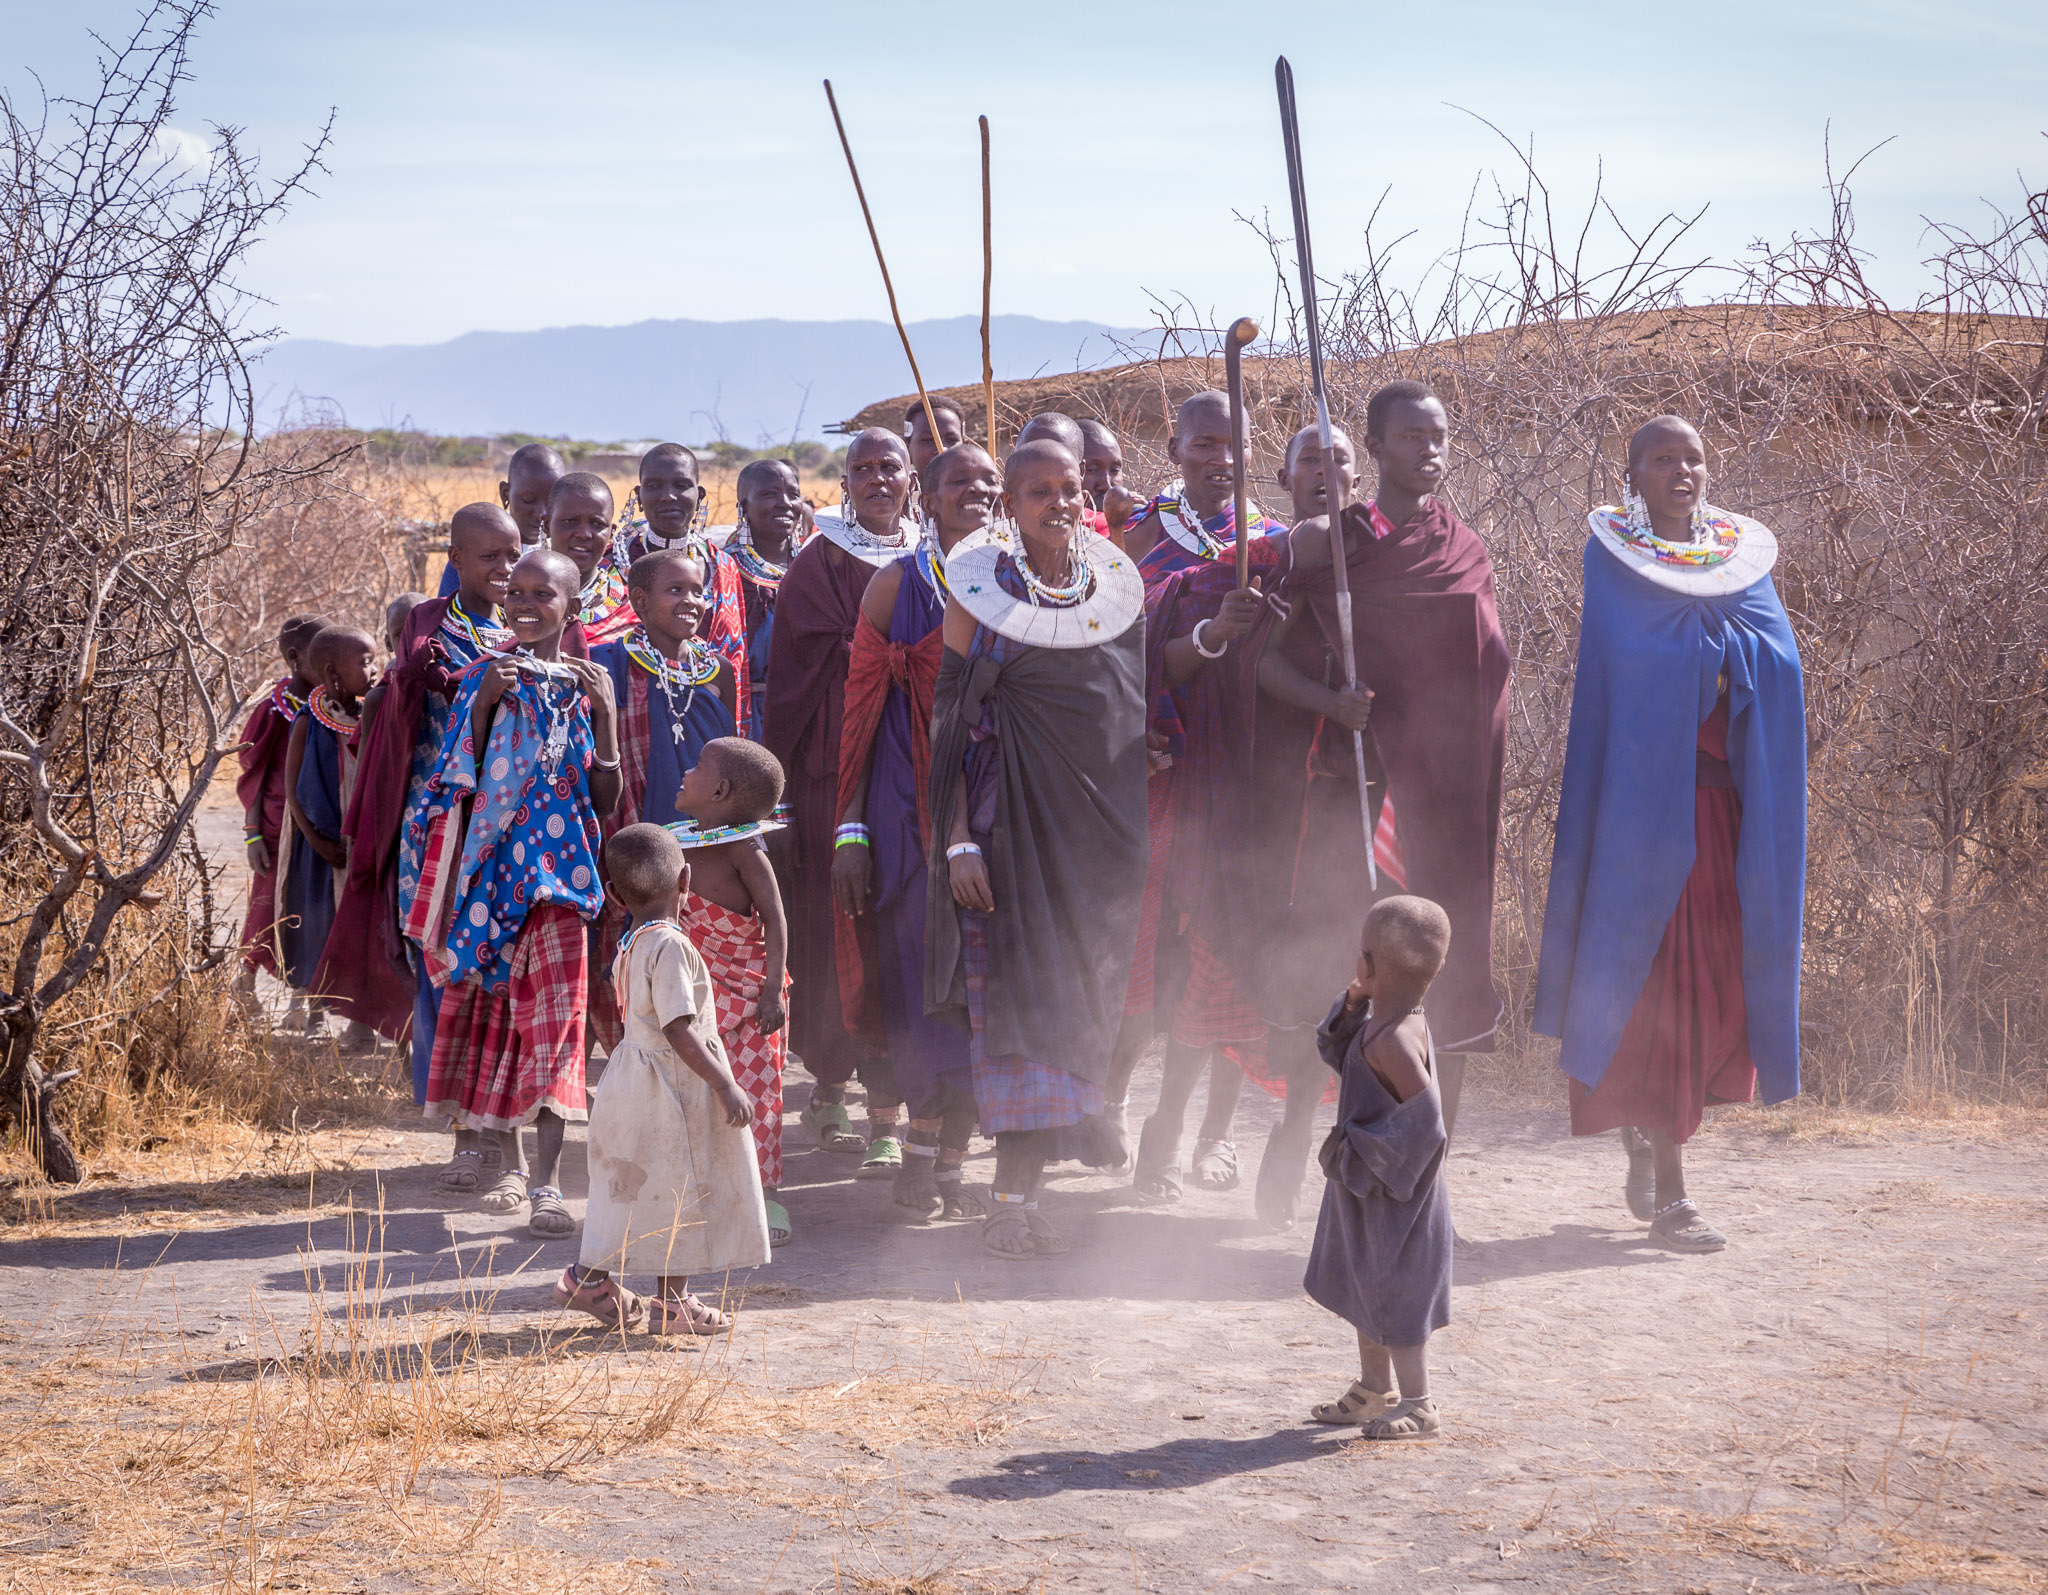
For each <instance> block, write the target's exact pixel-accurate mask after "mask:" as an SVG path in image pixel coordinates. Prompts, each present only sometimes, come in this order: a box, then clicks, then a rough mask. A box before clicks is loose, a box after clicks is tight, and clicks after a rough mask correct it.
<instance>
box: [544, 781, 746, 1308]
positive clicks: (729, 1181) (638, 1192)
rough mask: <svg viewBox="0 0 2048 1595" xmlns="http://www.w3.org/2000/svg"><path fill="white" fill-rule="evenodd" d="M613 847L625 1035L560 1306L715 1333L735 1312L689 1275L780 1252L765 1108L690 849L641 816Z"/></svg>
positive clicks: (609, 1082) (593, 1126)
mask: <svg viewBox="0 0 2048 1595" xmlns="http://www.w3.org/2000/svg"><path fill="white" fill-rule="evenodd" d="M749 745H751V744H749ZM604 858H605V867H606V868H607V870H608V871H609V872H610V874H611V886H612V892H613V894H614V895H615V896H616V897H618V898H619V899H620V901H622V902H623V903H624V904H625V905H626V908H627V911H628V912H629V913H630V914H631V915H632V929H631V930H629V931H628V932H627V934H626V940H625V942H624V944H623V945H622V946H621V947H620V948H619V952H618V958H617V960H616V962H615V963H614V964H613V966H612V969H611V971H610V977H611V979H612V980H613V981H614V982H615V983H616V985H617V988H618V1002H619V1007H620V1008H621V1009H622V1010H623V1011H624V1013H625V1015H626V1035H625V1040H624V1041H623V1042H622V1043H621V1044H620V1046H619V1047H618V1049H617V1050H616V1051H614V1052H613V1053H612V1055H611V1061H610V1062H609V1063H608V1064H607V1065H606V1066H605V1072H604V1084H603V1086H602V1087H601V1088H600V1089H599V1090H598V1092H597V1096H596V1100H595V1101H594V1102H593V1103H592V1104H591V1109H590V1205H589V1208H588V1210H587V1214H586V1217H585V1221H584V1226H583V1246H582V1254H581V1257H580V1259H579V1261H578V1262H577V1264H576V1265H575V1266H574V1267H571V1268H569V1269H567V1270H566V1271H565V1272H564V1273H563V1275H562V1277H561V1278H560V1279H559V1280H558V1281H556V1283H555V1291H554V1296H555V1303H556V1305H557V1306H560V1307H568V1308H574V1309H575V1310H577V1311H579V1312H586V1313H589V1314H590V1315H591V1316H592V1317H594V1318H596V1319H597V1320H599V1322H601V1323H604V1324H606V1325H608V1326H611V1327H619V1326H622V1325H623V1326H627V1327H638V1326H639V1325H640V1324H641V1323H642V1322H646V1321H647V1320H648V1319H649V1318H650V1317H651V1318H652V1320H653V1321H652V1323H650V1324H649V1328H650V1329H651V1330H652V1331H653V1332H654V1333H655V1334H657V1335H673V1334H685V1335H715V1334H717V1333H718V1332H719V1331H721V1330H725V1329H730V1328H731V1327H732V1315H731V1314H730V1313H725V1312H721V1311H719V1310H718V1309H717V1308H715V1307H713V1306H711V1305H709V1304H708V1303H706V1302H703V1301H700V1300H699V1299H698V1298H697V1297H695V1296H693V1295H691V1294H690V1282H689V1276H690V1275H691V1274H702V1273H723V1272H725V1271H726V1270H728V1269H734V1268H752V1267H755V1266H757V1265H758V1264H761V1263H765V1262H767V1261H768V1225H767V1219H766V1210H765V1207H764V1205H763V1202H762V1197H761V1182H760V1178H759V1175H758V1172H757V1170H756V1168H755V1161H754V1155H753V1147H752V1144H751V1143H750V1142H749V1141H748V1138H747V1123H748V1121H749V1120H750V1119H752V1118H753V1117H754V1107H753V1104H752V1102H751V1101H750V1100H749V1099H748V1096H747V1093H746V1091H745V1090H744V1089H743V1088H742V1087H741V1086H740V1085H739V1083H738V1082H737V1081H735V1080H734V1079H733V1075H732V1070H731V1068H730V1067H729V1066H728V1064H727V1062H726V1057H725V1049H724V1047H723V1046H722V1045H721V1044H720V1042H719V1039H718V1023H717V1019H716V1017H715V1014H714V1009H715V1007H716V1006H717V1005H718V1003H719V998H718V997H717V995H716V993H715V992H714V991H713V989H712V984H711V975H710V972H709V971H708V970H707V969H706V968H705V967H704V960H703V959H702V958H701V957H699V956H698V953H697V949H696V948H695V947H693V946H691V945H690V938H689V937H687V936H685V935H684V934H683V930H682V926H681V924H680V923H679V920H680V918H681V913H682V903H683V900H685V899H686V898H687V897H688V894H689V890H690V866H689V865H688V864H687V863H686V862H684V857H683V850H682V848H681V847H680V846H678V845H677V842H676V839H675V838H674V837H673V836H671V835H670V834H669V833H668V832H667V831H666V830H664V829H663V828H662V827H660V826H658V825H629V826H627V827H626V828H625V829H623V830H622V831H620V832H619V833H618V834H617V835H616V836H614V837H613V838H612V839H611V840H610V841H609V842H608V843H606V844H605V850H604ZM629 1269H631V1270H643V1269H644V1270H648V1271H651V1272H653V1273H654V1274H656V1275H657V1278H656V1280H655V1295H654V1299H653V1301H652V1302H647V1301H643V1300H642V1299H641V1298H639V1297H637V1296H635V1295H633V1293H632V1292H630V1291H628V1290H626V1289H625V1288H624V1287H623V1286H621V1285H620V1284H619V1283H618V1281H617V1280H615V1279H613V1278H612V1273H613V1271H614V1270H616V1271H619V1272H624V1271H626V1270H629Z"/></svg>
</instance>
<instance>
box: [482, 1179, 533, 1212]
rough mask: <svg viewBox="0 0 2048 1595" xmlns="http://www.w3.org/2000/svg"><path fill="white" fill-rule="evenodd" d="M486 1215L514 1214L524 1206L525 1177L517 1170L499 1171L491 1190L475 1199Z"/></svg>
mask: <svg viewBox="0 0 2048 1595" xmlns="http://www.w3.org/2000/svg"><path fill="white" fill-rule="evenodd" d="M476 1205H477V1206H478V1207H480V1208H482V1209H483V1210H484V1211H485V1212H486V1213H516V1212H518V1211H519V1210H520V1209H521V1208H522V1207H524V1206H525V1205H526V1176H525V1175H524V1174H522V1173H520V1172H519V1170H517V1169H500V1170H499V1171H498V1177H497V1179H495V1180H493V1181H492V1182H491V1188H490V1189H489V1190H487V1191H485V1192H484V1194H483V1195H482V1196H479V1197H478V1198H477V1199H476Z"/></svg>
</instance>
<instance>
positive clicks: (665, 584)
mask: <svg viewBox="0 0 2048 1595" xmlns="http://www.w3.org/2000/svg"><path fill="white" fill-rule="evenodd" d="M632 596H633V612H634V613H635V614H636V615H638V616H639V617H640V621H641V624H642V625H644V626H645V627H646V628H647V632H648V635H649V636H650V637H652V638H653V639H654V641H655V642H656V643H657V644H658V643H662V642H667V643H669V644H670V645H671V646H673V645H674V644H676V643H680V642H685V641H687V640H688V639H689V638H691V637H694V636H696V635H697V628H698V627H699V626H701V625H702V624H703V623H704V567H703V566H702V565H699V564H698V563H697V562H696V561H695V560H694V559H665V560H663V561H662V562H661V563H660V564H659V565H657V566H655V567H654V580H653V582H652V583H651V584H649V585H648V586H646V587H635V588H634V589H633V594H632Z"/></svg>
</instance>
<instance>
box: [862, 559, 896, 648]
mask: <svg viewBox="0 0 2048 1595" xmlns="http://www.w3.org/2000/svg"><path fill="white" fill-rule="evenodd" d="M902 586H903V567H902V566H901V565H898V564H896V563H894V562H893V561H892V562H891V563H889V564H887V565H884V566H883V567H882V568H881V569H880V570H878V571H876V572H875V574H874V575H873V576H872V577H870V578H869V580H868V586H867V591H866V592H864V593H862V594H861V595H860V614H861V619H863V620H865V621H866V622H867V623H868V624H869V625H870V626H873V627H874V628H875V630H877V631H879V632H880V633H881V634H882V635H883V636H884V637H886V636H888V635H889V621H890V619H891V617H892V616H893V615H894V613H895V609H896V594H897V593H898V591H900V590H901V588H902Z"/></svg>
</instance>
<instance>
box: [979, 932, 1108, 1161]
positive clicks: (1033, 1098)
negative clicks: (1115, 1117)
mask: <svg viewBox="0 0 2048 1595" xmlns="http://www.w3.org/2000/svg"><path fill="white" fill-rule="evenodd" d="M960 964H961V969H962V972H963V973H964V974H965V975H966V977H967V1018H968V1021H969V1023H971V1024H972V1025H973V1027H974V1034H973V1037H972V1039H971V1040H970V1042H969V1044H968V1052H967V1056H968V1061H969V1063H970V1064H972V1066H973V1069H974V1100H975V1104H976V1105H977V1106H978V1107H979V1108H980V1109H981V1127H982V1129H983V1130H984V1131H986V1132H987V1133H988V1134H990V1135H1000V1134H1002V1133H1003V1132H1004V1131H1006V1130H1057V1129H1062V1128H1064V1127H1065V1126H1067V1125H1069V1124H1079V1123H1080V1122H1081V1121H1082V1120H1083V1119H1085V1118H1087V1117H1088V1115H1089V1114H1091V1113H1100V1112H1101V1111H1102V1109H1103V1106H1104V1101H1105V1099H1104V1097H1103V1094H1102V1087H1101V1085H1099V1084H1098V1083H1097V1082H1095V1081H1093V1080H1083V1079H1082V1078H1081V1077H1080V1076H1079V1075H1073V1074H1068V1073H1067V1071H1066V1070H1064V1069H1055V1068H1054V1067H1053V1066H1052V1065H1051V1064H1046V1063H1034V1062H1032V1061H1031V1059H1029V1058H1020V1057H1015V1056H1002V1057H994V1058H991V1057H989V1056H988V1054H987V1052H986V1050H985V1049H984V1047H983V1044H982V1038H983V1037H984V1036H985V1035H986V1034H987V1012H988V915H986V914H962V915H961V916H960Z"/></svg>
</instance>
